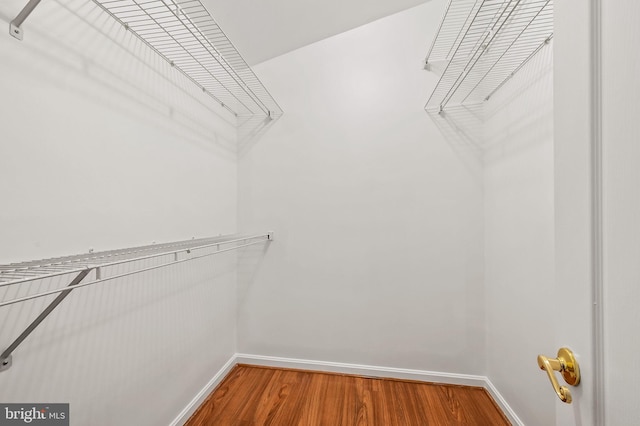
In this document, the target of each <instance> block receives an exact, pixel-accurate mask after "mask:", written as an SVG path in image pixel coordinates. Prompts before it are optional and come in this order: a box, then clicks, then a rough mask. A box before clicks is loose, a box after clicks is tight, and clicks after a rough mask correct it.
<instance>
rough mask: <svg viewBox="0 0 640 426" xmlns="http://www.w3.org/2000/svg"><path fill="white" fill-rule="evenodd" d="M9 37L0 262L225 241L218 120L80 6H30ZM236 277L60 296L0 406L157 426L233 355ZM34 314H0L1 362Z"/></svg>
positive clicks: (226, 154)
mask: <svg viewBox="0 0 640 426" xmlns="http://www.w3.org/2000/svg"><path fill="white" fill-rule="evenodd" d="M24 4H25V2H24V1H22V0H10V1H4V2H2V4H1V5H0V24H2V25H3V26H5V27H4V28H8V25H9V21H10V20H11V19H13V18H14V17H15V16H16V15H17V13H18V12H19V10H20V9H21V8H22V7H23V6H24ZM23 28H24V31H25V39H24V41H22V42H19V41H17V40H15V39H13V38H11V37H9V36H8V34H6V31H5V34H3V36H1V37H0V52H2V54H1V56H2V58H1V60H0V99H2V102H0V132H1V135H2V136H1V142H0V194H2V203H1V204H2V208H0V241H1V244H0V263H7V262H11V261H19V260H29V259H37V258H42V257H46V256H54V255H63V254H69V253H81V252H86V251H88V250H89V248H94V249H95V250H102V249H110V248H122V247H127V246H132V245H139V244H149V243H151V242H152V241H157V242H164V241H172V240H176V239H187V238H191V237H193V236H195V237H200V236H211V235H217V234H220V233H222V234H226V233H233V232H235V231H236V194H237V186H236V176H237V170H236V168H237V163H236V158H235V157H236V155H235V142H236V129H235V122H234V120H233V119H232V117H229V116H228V115H227V114H226V113H225V112H224V111H222V110H221V109H220V108H219V107H218V106H217V105H216V104H215V103H214V102H212V101H211V99H210V98H208V97H207V96H206V95H204V94H203V93H202V92H201V91H199V90H198V89H197V88H196V87H194V86H193V84H192V83H191V82H189V81H187V80H186V79H185V78H184V77H183V76H181V75H180V74H179V73H177V72H176V71H175V70H173V69H171V67H170V66H169V65H168V64H167V63H166V62H164V61H162V60H161V59H160V58H158V57H157V55H156V54H155V53H154V52H152V51H150V49H148V48H147V47H146V46H144V45H143V44H142V43H141V42H139V41H138V40H136V39H135V38H133V37H132V35H131V34H130V33H128V32H126V31H125V30H124V29H123V28H122V27H120V26H119V25H117V24H116V23H115V22H114V21H113V20H112V19H111V18H109V17H108V16H106V15H105V14H104V13H102V12H100V10H99V9H98V7H97V6H96V5H95V4H93V3H92V2H85V1H79V0H62V1H50V2H49V1H47V2H42V3H41V5H40V6H39V7H38V8H37V9H36V11H35V12H34V13H33V15H32V16H31V17H29V19H28V20H27V21H26V22H25V24H24V26H23ZM235 263H236V257H235V255H229V256H216V257H215V260H214V261H211V259H208V260H207V261H206V262H205V261H202V262H199V263H190V264H189V267H187V266H185V267H173V268H169V269H163V270H160V271H158V272H154V273H148V274H144V275H139V276H136V278H135V279H129V280H126V281H121V282H113V283H111V284H109V285H103V286H100V287H99V288H98V287H92V288H87V289H84V290H78V291H77V292H74V293H73V294H72V295H71V296H70V297H69V298H68V299H67V300H65V302H64V303H63V304H62V305H61V306H60V307H59V308H58V309H57V310H56V311H55V312H54V314H52V316H51V317H50V318H48V319H47V320H46V322H45V323H43V325H42V328H39V329H38V330H37V331H36V332H35V334H34V335H32V336H31V337H30V338H29V339H28V340H27V341H25V343H24V345H23V346H21V347H20V348H19V349H18V350H17V351H16V352H15V353H14V365H13V367H12V368H11V369H10V370H9V371H6V372H3V373H0V376H1V377H0V401H3V402H12V401H14V402H70V403H71V419H72V424H93V425H123V424H138V425H145V424H148V425H157V424H167V423H169V422H170V421H171V420H173V418H174V417H175V416H176V415H177V414H178V413H179V412H180V411H181V410H182V409H183V408H184V407H185V406H186V404H187V403H188V402H189V401H190V400H191V399H192V398H193V397H194V395H196V393H197V392H198V391H199V390H200V389H201V388H202V387H203V386H204V385H205V384H206V383H207V381H208V380H209V379H210V378H211V377H212V376H213V374H215V373H216V372H217V371H218V370H219V368H220V367H221V366H222V365H223V364H224V363H225V362H226V361H227V360H228V359H229V358H230V356H231V355H232V354H233V353H235V314H236V311H235V297H236V294H235V280H236V276H235ZM54 284H57V285H64V282H62V281H60V282H56V283H43V284H41V286H42V287H44V286H48V285H54ZM34 285H35V286H38V285H39V284H34ZM12 291H13V290H12ZM0 296H1V297H5V296H7V297H8V293H0ZM44 303H45V301H44V300H38V301H36V302H30V303H25V304H20V305H14V306H13V307H11V308H0V315H2V318H0V347H2V348H1V349H4V347H5V346H6V345H8V344H9V343H10V341H11V340H12V339H13V338H14V337H16V336H17V334H18V333H20V332H21V331H22V329H23V328H24V326H25V325H26V324H27V323H28V321H29V320H30V319H32V318H34V317H35V315H37V314H38V313H39V311H40V310H41V309H42V308H43V307H44Z"/></svg>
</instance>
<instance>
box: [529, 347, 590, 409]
mask: <svg viewBox="0 0 640 426" xmlns="http://www.w3.org/2000/svg"><path fill="white" fill-rule="evenodd" d="M538 366H539V367H540V369H542V370H545V371H546V372H547V375H548V376H549V380H550V381H551V386H553V390H554V391H555V392H556V395H558V398H560V401H562V402H566V403H567V404H571V401H572V398H571V391H569V388H567V387H566V386H560V385H559V384H558V379H556V375H555V373H554V371H559V372H560V373H561V374H562V377H564V381H565V382H567V384H569V385H571V386H578V385H579V384H580V367H579V366H578V361H576V357H575V356H574V355H573V352H571V350H570V349H569V348H560V349H559V350H558V357H557V358H547V357H546V356H544V355H538Z"/></svg>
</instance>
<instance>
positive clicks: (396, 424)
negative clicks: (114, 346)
mask: <svg viewBox="0 0 640 426" xmlns="http://www.w3.org/2000/svg"><path fill="white" fill-rule="evenodd" d="M186 425H187V426H203V425H215V426H227V425H238V426H248V425H259V426H262V425H272V426H325V425H326V426H351V425H354V426H356V425H357V426H370V425H376V426H427V425H443V426H446V425H478V426H499V425H510V423H509V421H508V420H507V419H506V417H505V416H504V415H503V414H502V412H501V411H500V410H499V409H498V407H497V405H496V404H495V402H494V401H493V399H491V397H490V396H489V394H488V393H487V391H485V390H484V389H482V388H476V387H471V386H455V385H438V384H432V383H423V382H412V381H402V380H395V379H376V378H367V377H358V376H349V375H341V374H333V373H318V372H310V371H302V370H289V369H278V368H269V367H256V366H247V365H237V366H235V367H234V369H233V370H232V371H231V372H230V373H229V375H228V376H227V377H226V378H225V379H224V380H223V381H222V383H220V385H219V386H218V387H217V388H216V390H215V391H214V392H213V393H212V394H211V395H209V397H208V399H207V400H206V401H205V402H204V403H203V404H202V406H200V408H199V409H198V411H196V412H195V413H194V415H193V416H191V418H190V419H189V421H188V422H187V423H186Z"/></svg>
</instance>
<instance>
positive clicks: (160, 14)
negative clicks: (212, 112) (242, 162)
mask: <svg viewBox="0 0 640 426" xmlns="http://www.w3.org/2000/svg"><path fill="white" fill-rule="evenodd" d="M93 2H94V3H96V4H97V5H98V6H100V7H101V8H102V9H103V10H104V11H105V12H107V13H108V14H109V15H111V16H112V17H113V18H114V19H115V20H117V21H118V22H119V23H120V24H122V25H123V26H124V27H125V28H127V30H129V31H131V33H133V34H134V35H135V36H136V37H138V38H139V39H140V40H142V41H143V42H144V43H145V44H147V45H148V46H149V47H151V48H152V49H153V50H155V51H156V52H157V53H158V54H159V55H160V56H162V57H163V58H165V59H166V60H167V61H168V62H169V63H170V64H171V66H173V67H175V68H177V69H178V70H180V71H181V72H182V73H183V74H184V75H185V76H187V77H188V78H189V79H190V80H191V81H193V82H194V83H195V84H197V85H198V86H199V87H200V88H201V89H202V90H203V91H204V92H206V93H207V94H209V95H210V96H211V97H212V98H214V99H215V100H216V102H218V103H219V104H220V105H222V106H223V107H224V108H226V109H228V110H229V111H231V112H232V113H233V114H235V115H236V116H238V117H244V116H255V115H265V116H266V117H269V118H277V117H279V116H280V115H282V109H281V108H280V106H279V105H278V103H277V102H276V101H275V100H274V99H273V97H272V96H271V94H270V93H269V91H268V90H267V89H266V88H265V87H264V85H263V84H262V82H261V81H260V80H259V79H258V77H256V75H255V74H254V72H253V70H252V69H251V68H250V67H249V65H247V63H246V62H245V60H244V59H243V58H242V56H241V55H240V53H239V52H238V50H237V49H236V48H235V46H234V45H233V43H231V41H230V40H229V38H228V37H227V36H226V35H225V33H224V32H223V31H222V29H220V26H219V25H218V24H217V23H216V21H215V20H214V19H213V17H212V16H211V15H210V14H209V12H208V11H207V9H206V8H205V7H204V5H203V4H202V3H201V2H200V0H93Z"/></svg>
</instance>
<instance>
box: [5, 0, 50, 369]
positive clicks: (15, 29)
mask: <svg viewBox="0 0 640 426" xmlns="http://www.w3.org/2000/svg"><path fill="white" fill-rule="evenodd" d="M40 1H41V0H29V3H27V5H26V6H25V7H24V8H23V9H22V10H21V11H20V13H18V16H16V18H15V19H14V20H13V21H11V23H9V34H11V35H12V36H13V37H15V38H17V39H18V40H22V37H23V31H22V28H20V27H21V25H22V23H23V22H24V21H25V19H27V18H28V17H29V15H31V12H33V10H34V9H35V8H36V6H38V4H39V3H40ZM0 371H1V370H0Z"/></svg>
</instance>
